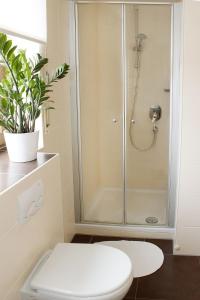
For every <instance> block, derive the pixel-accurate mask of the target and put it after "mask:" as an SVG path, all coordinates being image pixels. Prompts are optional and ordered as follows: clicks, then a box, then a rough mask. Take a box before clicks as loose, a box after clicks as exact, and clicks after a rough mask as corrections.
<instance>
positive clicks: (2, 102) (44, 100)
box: [0, 33, 69, 162]
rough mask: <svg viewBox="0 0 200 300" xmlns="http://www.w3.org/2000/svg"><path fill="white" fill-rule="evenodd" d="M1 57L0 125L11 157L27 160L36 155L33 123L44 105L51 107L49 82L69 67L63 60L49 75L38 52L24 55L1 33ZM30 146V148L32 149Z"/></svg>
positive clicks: (50, 84) (35, 136)
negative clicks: (28, 56)
mask: <svg viewBox="0 0 200 300" xmlns="http://www.w3.org/2000/svg"><path fill="white" fill-rule="evenodd" d="M0 59H1V61H3V63H4V66H5V75H4V77H3V79H2V80H1V82H0V126H2V127H3V128H4V129H5V131H4V136H5V141H6V145H7V148H8V153H9V157H10V159H11V160H12V161H19V162H22V161H23V162H24V161H30V160H33V159H35V158H36V153H37V148H38V132H37V131H35V123H36V120H37V118H38V117H39V116H40V114H41V112H42V109H43V107H44V105H45V106H46V109H53V107H52V105H51V103H52V102H53V101H52V100H50V96H49V93H50V92H52V85H53V84H54V83H56V82H57V81H58V80H60V79H62V78H64V77H65V76H66V74H67V73H68V71H69V65H67V64H66V63H64V64H62V65H61V66H59V67H58V68H57V69H56V70H55V72H54V73H53V74H52V76H50V75H49V74H48V73H46V74H45V76H42V74H41V70H42V69H43V68H44V66H45V65H46V64H47V63H48V59H47V58H43V57H42V56H41V55H40V54H37V55H36V58H35V59H33V60H32V59H29V58H27V55H26V52H25V51H24V50H20V49H18V48H17V46H13V45H12V40H10V39H8V37H7V35H6V34H3V33H0ZM31 148H32V149H31Z"/></svg>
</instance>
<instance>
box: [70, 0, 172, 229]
mask: <svg viewBox="0 0 200 300" xmlns="http://www.w3.org/2000/svg"><path fill="white" fill-rule="evenodd" d="M95 3H98V4H99V5H101V4H118V5H119V4H120V5H121V6H122V8H121V12H122V25H121V26H122V27H121V34H122V48H121V49H122V57H121V58H122V60H121V63H122V72H123V76H122V77H123V82H122V84H123V99H122V104H123V111H122V114H123V121H122V122H123V125H122V130H123V138H122V143H123V144H122V147H123V154H122V160H123V166H122V167H123V202H122V205H123V207H122V209H123V221H122V222H121V223H112V222H98V221H85V220H84V218H83V197H82V195H83V193H82V191H83V188H82V186H83V180H82V159H81V128H80V90H79V84H80V78H79V43H78V5H79V4H95ZM126 4H135V5H168V6H170V7H171V62H170V68H171V73H170V121H169V155H168V157H169V160H168V174H169V175H168V194H169V197H168V207H167V222H166V224H164V225H153V226H151V225H149V224H142V225H139V224H130V223H127V218H126V216H127V199H126V198H127V197H126V181H127V180H126V157H125V155H126V142H127V140H126V138H127V133H126V129H127V125H126V110H127V57H126V48H125V47H126V46H125V45H126V40H125V39H126V28H125V24H126V12H125V6H126ZM69 6H70V7H69V11H70V13H69V15H70V22H69V27H70V30H69V31H70V35H69V39H70V66H71V74H70V77H71V78H70V79H71V80H70V83H71V86H70V96H71V99H72V101H71V115H72V151H73V181H74V207H75V222H76V223H78V224H96V225H111V226H130V227H146V228H151V227H152V228H160V227H161V228H163V227H164V228H165V227H166V228H168V227H173V226H174V221H173V219H174V211H172V210H171V206H170V202H171V201H172V199H170V194H171V192H170V189H171V180H170V179H171V176H170V174H171V173H170V171H171V151H172V150H171V135H172V128H171V125H172V119H173V116H172V113H173V112H172V98H173V92H172V82H173V61H174V59H173V36H174V3H173V2H170V1H166V2H162V3H161V2H148V1H126V0H124V1H111V0H107V1H102V0H101V1H99V0H95V1H94V0H87V1H86V0H74V1H73V0H72V1H70V3H69ZM170 219H171V220H172V221H169V220H170Z"/></svg>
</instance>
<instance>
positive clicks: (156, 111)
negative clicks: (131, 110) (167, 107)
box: [149, 105, 162, 123]
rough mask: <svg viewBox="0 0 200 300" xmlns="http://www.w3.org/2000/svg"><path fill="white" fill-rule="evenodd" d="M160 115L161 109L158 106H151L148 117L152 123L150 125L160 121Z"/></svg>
mask: <svg viewBox="0 0 200 300" xmlns="http://www.w3.org/2000/svg"><path fill="white" fill-rule="evenodd" d="M161 114H162V109H161V107H160V105H152V106H151V107H150V109H149V117H150V119H151V121H152V123H155V122H157V121H158V120H160V118H161Z"/></svg>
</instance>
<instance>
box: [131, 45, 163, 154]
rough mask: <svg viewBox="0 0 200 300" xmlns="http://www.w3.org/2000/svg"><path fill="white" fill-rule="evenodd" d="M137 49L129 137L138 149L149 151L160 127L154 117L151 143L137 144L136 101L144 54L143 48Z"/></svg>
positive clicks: (154, 142)
mask: <svg viewBox="0 0 200 300" xmlns="http://www.w3.org/2000/svg"><path fill="white" fill-rule="evenodd" d="M136 51H137V54H136V55H137V56H136V64H135V68H136V70H137V71H136V72H137V75H136V82H135V88H134V95H133V105H132V109H131V116H130V123H129V137H130V142H131V145H132V146H133V147H134V148H135V149H136V150H138V151H141V152H142V151H148V150H150V149H151V148H152V147H153V146H154V145H155V144H156V140H157V133H158V127H157V126H156V120H155V119H154V118H153V119H152V124H153V128H152V132H153V136H152V140H151V143H150V144H149V145H148V146H146V147H140V146H138V145H137V143H136V141H135V130H134V127H135V120H134V117H135V107H136V103H137V99H138V89H139V81H140V71H141V56H142V50H139V51H138V50H136Z"/></svg>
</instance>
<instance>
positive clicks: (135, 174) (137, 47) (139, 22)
mask: <svg viewBox="0 0 200 300" xmlns="http://www.w3.org/2000/svg"><path fill="white" fill-rule="evenodd" d="M125 15H126V18H125V19H126V26H125V28H126V46H125V48H126V61H127V64H126V65H127V113H126V115H127V119H126V222H127V223H128V224H139V225H167V220H168V218H167V209H168V193H167V192H168V161H169V118H170V60H171V5H150V4H148V5H139V4H138V5H133V4H127V5H125Z"/></svg>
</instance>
